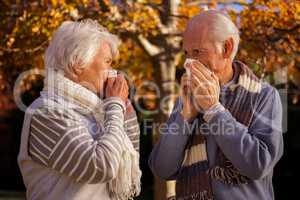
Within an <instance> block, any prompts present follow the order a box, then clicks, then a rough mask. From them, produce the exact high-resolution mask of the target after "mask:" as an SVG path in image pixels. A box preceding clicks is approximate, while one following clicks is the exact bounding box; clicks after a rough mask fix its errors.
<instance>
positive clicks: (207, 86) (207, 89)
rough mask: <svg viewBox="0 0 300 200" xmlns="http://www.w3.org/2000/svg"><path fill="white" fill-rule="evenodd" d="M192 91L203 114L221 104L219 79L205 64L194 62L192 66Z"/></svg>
mask: <svg viewBox="0 0 300 200" xmlns="http://www.w3.org/2000/svg"><path fill="white" fill-rule="evenodd" d="M190 69H191V74H192V77H191V82H192V84H191V89H192V93H193V97H194V100H195V102H196V104H197V106H199V107H200V108H201V110H202V111H203V112H205V111H206V110H208V109H209V108H210V107H212V106H214V105H216V104H217V103H218V102H219V94H220V85H219V79H218V77H217V76H216V75H215V74H214V73H212V72H210V70H208V69H207V68H206V67H205V66H204V65H203V64H201V63H200V62H198V61H194V62H193V63H192V64H191V65H190Z"/></svg>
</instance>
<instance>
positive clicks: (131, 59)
mask: <svg viewBox="0 0 300 200" xmlns="http://www.w3.org/2000/svg"><path fill="white" fill-rule="evenodd" d="M205 9H218V10H220V11H221V12H224V13H225V14H227V15H228V16H230V17H231V18H232V20H233V21H234V22H235V23H236V25H237V26H238V27H239V29H240V35H241V43H240V51H239V53H238V56H237V57H238V59H240V60H242V61H244V62H245V63H247V64H248V65H249V66H250V67H251V68H252V69H253V70H254V71H255V73H257V74H258V75H259V76H260V77H262V78H265V79H267V80H269V81H270V82H271V83H274V84H276V83H278V82H280V83H283V84H284V85H285V87H288V84H289V83H291V84H292V85H293V86H294V87H295V88H297V90H299V87H300V81H299V80H300V65H299V62H300V59H299V58H300V56H299V52H300V47H299V39H300V38H299V35H300V34H299V33H300V22H299V21H300V20H299V19H300V14H299V12H300V5H299V1H296V0H290V1H287V0H282V1H278V0H277V1H275V0H274V1H266V0H253V1H250V2H249V1H246V0H240V1H214V0H210V1H203V0H202V1H195V0H136V1H134V0H111V1H109V0H73V1H65V0H40V1H34V0H27V1H9V0H3V1H1V2H0V18H1V21H0V38H1V40H0V84H1V85H0V90H1V91H2V92H3V93H4V92H5V94H6V95H5V97H6V98H5V102H7V101H9V102H13V98H12V96H13V93H12V89H13V86H14V83H15V80H16V78H17V77H18V76H19V74H20V73H22V72H23V71H26V70H29V69H43V68H44V63H43V53H44V51H45V48H46V47H47V45H48V43H49V41H50V39H51V36H52V33H53V31H54V30H55V29H56V28H57V27H58V26H59V25H60V24H61V23H62V22H63V21H65V20H81V19H84V18H92V19H96V20H98V21H99V23H100V24H102V25H103V26H105V27H107V28H108V30H109V31H111V32H113V33H115V34H117V35H118V36H119V37H120V38H121V40H122V44H121V46H120V57H119V59H118V61H117V62H116V67H117V68H119V69H122V70H124V71H126V72H127V73H128V74H129V77H131V78H132V80H133V82H134V83H135V85H136V86H137V87H139V86H141V85H143V84H144V81H145V80H148V81H152V82H155V83H156V84H157V86H158V87H159V91H160V93H157V92H154V91H155V90H154V89H153V88H151V87H149V86H148V87H145V88H144V87H143V89H141V90H139V91H138V95H141V94H143V95H144V94H147V95H146V97H144V99H142V101H143V102H146V105H147V106H148V110H149V113H151V115H152V116H153V119H154V120H155V122H156V123H160V122H164V121H165V120H166V119H167V117H168V115H169V113H170V111H171V108H172V106H173V102H174V98H175V96H176V94H177V93H178V90H177V89H178V88H176V87H175V84H174V83H175V82H176V69H181V70H182V62H183V59H184V57H183V54H182V51H181V40H182V38H181V33H182V31H183V30H184V27H185V25H186V22H187V20H188V19H190V18H191V17H192V16H194V15H196V14H197V13H199V12H201V11H202V10H205ZM287 71H289V72H291V73H290V74H287V73H285V72H287ZM37 80H39V81H41V78H39V77H37V76H35V75H32V76H28V78H27V79H26V80H25V81H24V82H23V84H22V85H21V86H20V87H21V88H22V91H31V88H32V86H33V85H34V84H36V82H37ZM31 92H32V91H31ZM32 95H35V94H34V93H33V94H32ZM138 95H137V96H138ZM296 96H297V95H296ZM298 96H299V95H298ZM3 99H4V98H3ZM162 100H164V101H162ZM0 101H1V100H0ZM2 101H3V100H2ZM137 102H138V101H137ZM157 108H159V109H157ZM153 135H154V142H155V141H156V139H157V137H158V136H159V134H158V130H157V129H154V130H153ZM164 186H165V183H164V182H162V181H161V180H159V179H157V178H156V184H155V191H156V192H155V199H159V200H160V199H163V198H164V196H165V189H164V188H165V187H164Z"/></svg>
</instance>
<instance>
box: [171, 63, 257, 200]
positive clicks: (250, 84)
mask: <svg viewBox="0 0 300 200" xmlns="http://www.w3.org/2000/svg"><path fill="white" fill-rule="evenodd" d="M233 65H235V69H237V71H236V72H235V73H238V83H237V84H232V85H230V86H229V88H230V90H229V92H228V93H226V94H225V95H228V96H233V97H234V98H230V99H232V100H231V101H227V102H225V103H223V106H224V107H225V108H226V109H228V110H229V111H230V113H231V114H232V115H233V117H235V118H236V120H237V121H239V122H240V123H242V124H244V125H245V126H249V125H250V122H251V120H252V117H253V114H254V111H255V110H254V109H255V105H253V102H257V101H256V99H257V97H258V95H259V93H260V91H261V82H260V80H259V79H258V78H257V77H256V76H255V75H254V74H253V72H252V71H251V70H250V69H249V68H248V67H247V66H246V65H245V64H243V63H241V62H238V61H236V62H234V63H233ZM228 96H225V99H226V97H228ZM221 101H222V99H221ZM221 103H222V102H221ZM196 120H199V122H200V123H199V124H201V123H203V122H204V120H203V115H199V116H198V118H197V119H196ZM217 155H218V161H217V163H218V164H217V165H216V166H214V167H212V168H209V163H208V159H207V151H206V138H205V136H204V134H201V132H200V129H199V128H198V129H196V130H195V131H193V133H192V135H191V136H190V138H189V141H188V144H187V146H186V149H185V157H184V160H183V163H182V167H181V169H180V171H179V175H178V177H177V180H176V199H177V200H212V199H214V198H213V193H212V188H211V182H210V181H211V179H215V180H218V181H220V182H222V183H224V184H228V185H240V184H247V183H248V181H249V178H248V177H246V176H243V175H241V174H240V172H239V170H238V169H237V168H235V167H234V166H233V164H232V163H231V162H230V161H229V160H228V159H227V158H226V156H225V155H224V154H223V152H222V151H221V150H220V149H218V154H217Z"/></svg>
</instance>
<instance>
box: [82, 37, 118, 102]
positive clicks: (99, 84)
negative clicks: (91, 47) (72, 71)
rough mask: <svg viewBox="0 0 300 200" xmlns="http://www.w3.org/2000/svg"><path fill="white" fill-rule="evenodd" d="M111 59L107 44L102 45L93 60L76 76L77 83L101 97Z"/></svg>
mask: <svg viewBox="0 0 300 200" xmlns="http://www.w3.org/2000/svg"><path fill="white" fill-rule="evenodd" d="M112 59H113V56H112V53H111V48H110V45H109V44H108V43H107V42H104V43H102V45H101V48H99V50H98V52H97V53H96V55H95V57H94V60H93V61H92V62H91V63H89V64H88V66H86V67H85V68H84V69H83V71H82V72H81V73H80V74H79V75H78V83H79V84H81V85H83V86H84V87H86V88H88V89H89V90H91V91H93V92H95V93H96V94H97V95H99V96H103V90H104V83H105V81H106V79H107V74H108V73H107V72H108V70H110V69H111V64H112Z"/></svg>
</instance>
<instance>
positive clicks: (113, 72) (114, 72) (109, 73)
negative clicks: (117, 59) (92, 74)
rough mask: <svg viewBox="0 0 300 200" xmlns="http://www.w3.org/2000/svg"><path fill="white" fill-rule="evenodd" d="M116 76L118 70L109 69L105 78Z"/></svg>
mask: <svg viewBox="0 0 300 200" xmlns="http://www.w3.org/2000/svg"><path fill="white" fill-rule="evenodd" d="M117 76H118V71H117V70H115V69H110V70H108V71H107V78H115V77H117Z"/></svg>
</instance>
